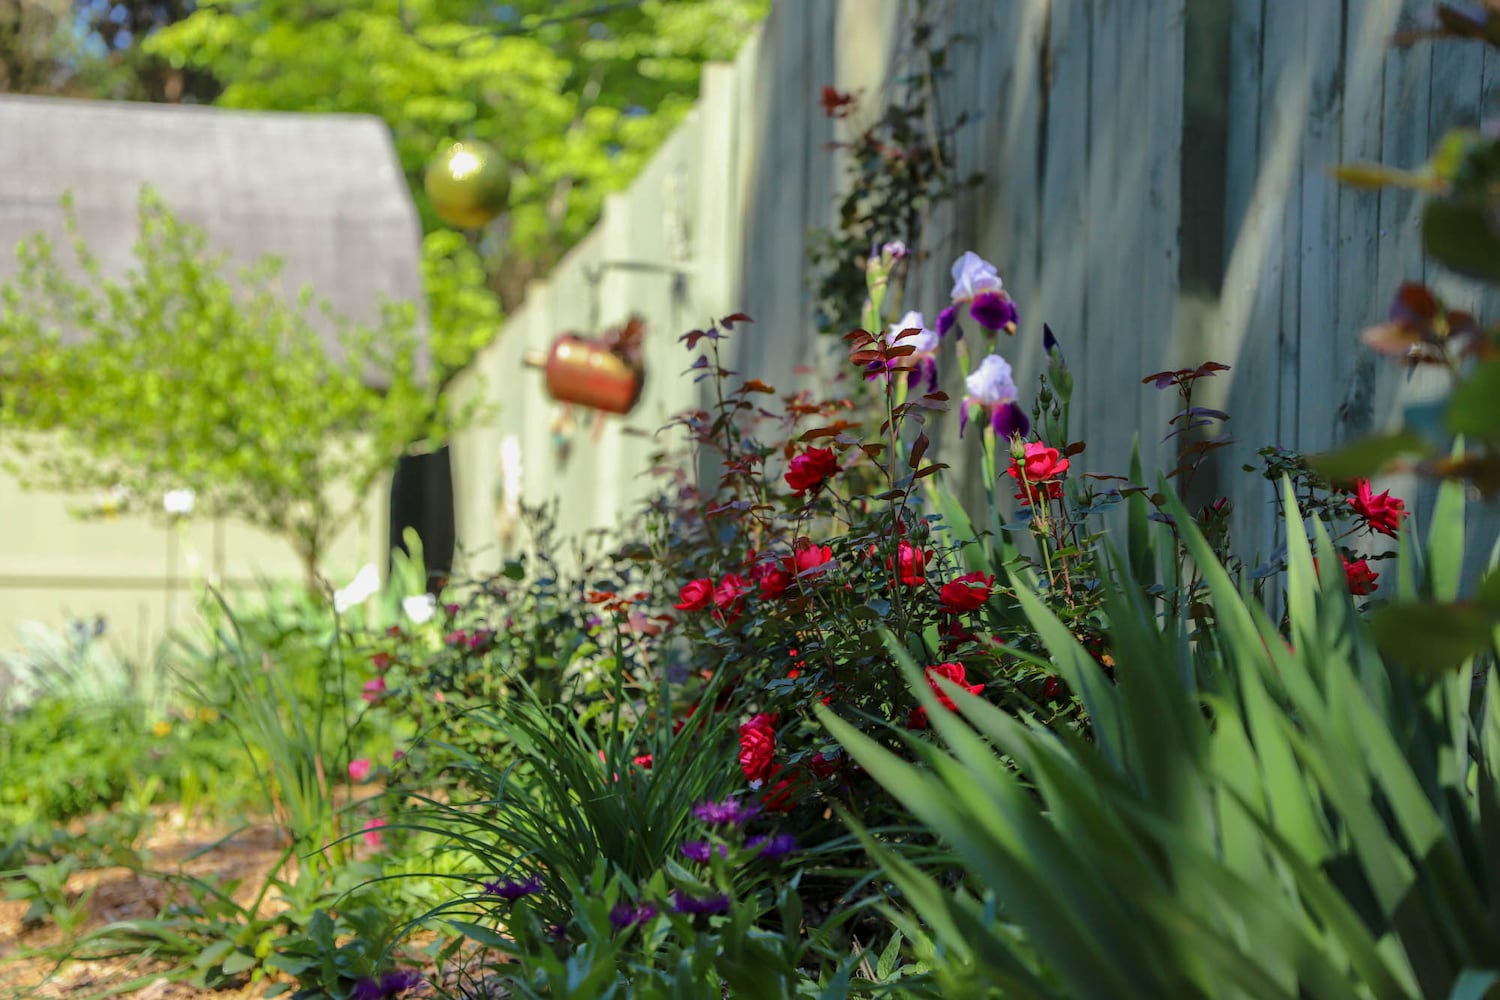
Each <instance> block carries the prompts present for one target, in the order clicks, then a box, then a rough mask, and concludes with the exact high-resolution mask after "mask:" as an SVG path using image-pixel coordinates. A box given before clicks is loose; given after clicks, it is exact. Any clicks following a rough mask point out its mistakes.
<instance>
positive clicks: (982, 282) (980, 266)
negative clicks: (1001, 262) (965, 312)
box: [950, 250, 1002, 319]
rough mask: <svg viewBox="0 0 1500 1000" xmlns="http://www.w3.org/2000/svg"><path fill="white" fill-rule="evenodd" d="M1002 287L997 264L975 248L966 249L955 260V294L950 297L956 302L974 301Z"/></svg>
mask: <svg viewBox="0 0 1500 1000" xmlns="http://www.w3.org/2000/svg"><path fill="white" fill-rule="evenodd" d="M1001 287H1002V286H1001V282H1000V274H999V272H997V271H996V270H995V265H994V264H991V263H990V262H989V261H987V260H985V259H984V258H983V257H981V256H979V255H978V254H977V253H975V252H974V251H973V250H967V251H965V252H964V255H963V256H962V257H960V258H958V260H956V261H954V262H953V294H952V295H951V296H950V298H952V299H953V301H954V302H972V301H974V299H975V298H976V297H978V296H979V295H982V294H984V293H985V292H998V291H1000V289H1001ZM975 318H976V319H977V318H978V317H975Z"/></svg>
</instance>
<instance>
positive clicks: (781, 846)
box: [745, 833, 797, 858]
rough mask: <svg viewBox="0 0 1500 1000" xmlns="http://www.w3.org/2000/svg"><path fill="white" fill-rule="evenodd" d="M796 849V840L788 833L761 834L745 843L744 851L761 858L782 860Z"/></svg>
mask: <svg viewBox="0 0 1500 1000" xmlns="http://www.w3.org/2000/svg"><path fill="white" fill-rule="evenodd" d="M796 849H797V840H796V838H795V837H793V836H792V835H791V834H790V833H773V834H763V835H761V836H759V837H751V838H750V839H749V840H747V841H745V850H747V851H754V852H755V853H756V854H757V855H759V856H760V857H762V858H784V857H786V856H787V855H788V854H790V853H792V852H793V851H795V850H796Z"/></svg>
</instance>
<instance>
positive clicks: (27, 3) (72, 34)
mask: <svg viewBox="0 0 1500 1000" xmlns="http://www.w3.org/2000/svg"><path fill="white" fill-rule="evenodd" d="M196 7H197V4H196V3H195V2H194V0H24V2H15V0H12V2H8V3H5V4H0V93H20V94H56V95H61V96H65V97H86V98H108V99H114V100H128V101H171V102H174V103H175V102H179V101H181V102H187V103H192V102H203V101H209V100H212V99H213V97H214V95H215V94H217V93H218V90H219V88H218V86H217V85H216V84H215V83H214V81H213V79H212V78H210V77H208V76H207V75H205V74H203V73H198V72H194V71H192V70H188V69H184V68H182V67H177V66H172V65H170V64H169V63H168V62H167V61H166V60H164V59H160V58H157V57H154V56H152V55H150V54H149V53H147V52H146V51H145V50H144V48H143V46H142V44H141V42H142V41H143V39H145V37H146V36H147V35H149V34H151V33H152V32H153V31H156V30H157V29H159V28H162V27H165V26H166V25H168V24H172V23H174V22H176V21H180V20H182V19H183V18H184V17H186V16H187V15H188V14H190V13H192V11H193V10H194V9H195V8H196Z"/></svg>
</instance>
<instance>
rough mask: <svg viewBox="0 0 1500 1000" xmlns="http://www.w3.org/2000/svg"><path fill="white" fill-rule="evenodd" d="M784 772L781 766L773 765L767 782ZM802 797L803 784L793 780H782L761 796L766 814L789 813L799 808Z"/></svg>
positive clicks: (761, 802) (767, 776)
mask: <svg viewBox="0 0 1500 1000" xmlns="http://www.w3.org/2000/svg"><path fill="white" fill-rule="evenodd" d="M781 772H782V766H781V765H780V764H773V765H772V766H771V769H770V771H769V772H768V773H767V774H766V780H767V781H770V780H771V779H772V778H775V777H776V776H777V775H778V774H780V773H781ZM801 797H802V782H800V781H798V780H797V779H796V778H795V777H793V778H782V779H781V780H780V781H778V782H776V784H774V785H772V786H771V787H770V788H768V789H766V791H765V793H764V794H763V795H762V796H761V799H760V804H761V807H762V808H764V809H765V810H766V812H777V813H789V812H791V811H792V810H793V809H795V808H797V800H798V799H799V798H801Z"/></svg>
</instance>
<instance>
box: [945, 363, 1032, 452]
mask: <svg viewBox="0 0 1500 1000" xmlns="http://www.w3.org/2000/svg"><path fill="white" fill-rule="evenodd" d="M964 385H965V387H966V388H967V389H968V390H969V391H968V394H967V395H965V396H964V398H963V402H962V403H961V404H959V408H958V433H959V436H960V437H962V436H963V433H964V428H966V427H967V426H968V424H969V412H970V411H971V410H984V411H986V412H987V413H988V414H989V417H990V427H991V429H993V430H994V432H995V436H996V437H999V438H1001V439H1004V440H1009V439H1010V438H1011V437H1013V436H1014V435H1016V434H1020V435H1021V436H1023V437H1024V436H1025V435H1026V433H1027V432H1028V431H1030V430H1031V421H1030V420H1029V419H1027V417H1026V412H1025V411H1024V410H1022V409H1021V407H1020V405H1019V404H1018V403H1017V402H1016V396H1017V395H1018V394H1017V392H1016V381H1015V378H1014V377H1013V376H1012V374H1011V368H1010V362H1008V361H1006V360H1005V359H1004V358H1002V357H1001V356H1000V355H998V354H991V355H989V356H988V357H986V358H985V359H984V360H983V361H981V362H980V363H979V367H978V368H976V369H974V370H973V371H972V372H970V373H969V377H968V378H967V379H965V381H964Z"/></svg>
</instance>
